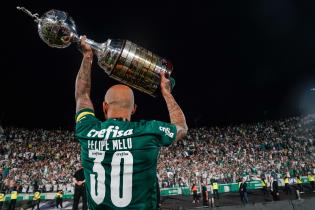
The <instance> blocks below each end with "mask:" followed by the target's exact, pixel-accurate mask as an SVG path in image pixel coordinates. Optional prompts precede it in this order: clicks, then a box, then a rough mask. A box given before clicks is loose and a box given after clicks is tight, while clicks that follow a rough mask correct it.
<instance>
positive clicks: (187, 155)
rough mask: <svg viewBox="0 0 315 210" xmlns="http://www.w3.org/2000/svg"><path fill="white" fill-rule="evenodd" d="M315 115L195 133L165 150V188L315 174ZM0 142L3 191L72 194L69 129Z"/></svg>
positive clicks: (16, 131)
mask: <svg viewBox="0 0 315 210" xmlns="http://www.w3.org/2000/svg"><path fill="white" fill-rule="evenodd" d="M314 134H315V115H308V116H306V117H293V118H288V119H284V120H280V121H266V122H260V123H255V124H241V125H237V126H228V127H209V128H206V127H203V128H196V129H190V130H189V133H188V136H187V137H186V138H185V139H184V140H181V141H178V142H175V143H174V144H173V145H171V146H170V147H165V148H162V149H161V153H160V158H159V164H158V177H159V180H160V184H161V186H162V187H173V186H190V185H191V184H192V183H200V182H204V181H207V183H210V180H212V179H215V180H217V181H218V182H220V183H229V182H236V181H237V180H238V179H239V178H240V177H247V178H248V179H251V180H255V179H260V177H267V176H274V175H276V176H278V177H279V178H280V177H284V176H291V177H294V176H296V175H307V173H308V172H312V173H313V174H315V141H314ZM3 136H4V137H2V138H1V139H0V141H1V142H0V185H1V186H0V188H2V189H7V190H10V189H12V188H14V187H18V188H19V189H20V190H21V191H23V192H27V191H29V190H30V189H31V188H37V187H39V188H41V189H42V190H43V191H57V189H60V188H62V189H63V190H67V189H70V186H71V185H72V176H73V174H74V172H75V170H76V168H77V166H78V165H79V163H80V147H79V143H78V142H76V140H75V139H74V135H73V132H71V131H65V130H53V131H48V130H42V129H35V130H27V129H23V128H4V129H3Z"/></svg>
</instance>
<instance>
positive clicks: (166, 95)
mask: <svg viewBox="0 0 315 210" xmlns="http://www.w3.org/2000/svg"><path fill="white" fill-rule="evenodd" d="M162 95H163V97H168V96H172V93H171V92H170V91H166V90H165V91H162Z"/></svg>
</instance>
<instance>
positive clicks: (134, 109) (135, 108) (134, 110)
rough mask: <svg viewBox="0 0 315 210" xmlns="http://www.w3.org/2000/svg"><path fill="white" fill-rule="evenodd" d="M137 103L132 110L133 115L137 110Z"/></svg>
mask: <svg viewBox="0 0 315 210" xmlns="http://www.w3.org/2000/svg"><path fill="white" fill-rule="evenodd" d="M137 107H138V106H137V104H135V105H133V109H132V111H131V114H132V115H133V114H134V113H135V112H136V111H137Z"/></svg>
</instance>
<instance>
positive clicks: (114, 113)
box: [107, 110, 131, 121]
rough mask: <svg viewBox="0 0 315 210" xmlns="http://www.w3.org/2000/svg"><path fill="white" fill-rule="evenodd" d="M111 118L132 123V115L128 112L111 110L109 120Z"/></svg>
mask: <svg viewBox="0 0 315 210" xmlns="http://www.w3.org/2000/svg"><path fill="white" fill-rule="evenodd" d="M111 118H119V119H125V120H127V121H130V119H131V113H130V112H129V111H127V110H109V111H108V112H107V119H111Z"/></svg>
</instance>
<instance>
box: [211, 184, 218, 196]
mask: <svg viewBox="0 0 315 210" xmlns="http://www.w3.org/2000/svg"><path fill="white" fill-rule="evenodd" d="M211 185H212V189H213V194H214V195H215V196H216V199H219V184H218V182H217V181H216V180H213V181H212V184H211Z"/></svg>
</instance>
